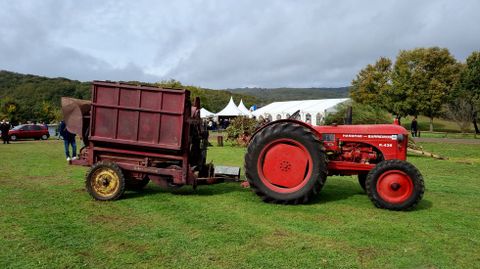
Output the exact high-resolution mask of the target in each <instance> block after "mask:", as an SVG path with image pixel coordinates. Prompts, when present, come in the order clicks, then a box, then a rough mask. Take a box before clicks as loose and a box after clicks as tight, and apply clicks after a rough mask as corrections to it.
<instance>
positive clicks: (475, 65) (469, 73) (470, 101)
mask: <svg viewBox="0 0 480 269" xmlns="http://www.w3.org/2000/svg"><path fill="white" fill-rule="evenodd" d="M454 95H455V96H454V97H455V98H456V99H459V98H460V99H464V100H465V101H466V102H467V104H466V105H467V106H468V107H470V108H471V110H470V113H471V114H472V115H471V120H472V122H473V125H474V127H475V132H476V133H480V130H479V128H478V126H477V115H478V111H479V110H480V51H474V52H473V53H472V54H471V55H470V56H468V58H467V61H466V64H465V66H464V68H463V69H462V72H461V74H460V82H459V84H458V87H457V91H456V92H455V94H454Z"/></svg>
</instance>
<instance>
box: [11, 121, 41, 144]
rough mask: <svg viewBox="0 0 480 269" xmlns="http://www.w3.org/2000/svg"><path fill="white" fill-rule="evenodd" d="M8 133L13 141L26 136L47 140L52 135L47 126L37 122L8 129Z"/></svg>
mask: <svg viewBox="0 0 480 269" xmlns="http://www.w3.org/2000/svg"><path fill="white" fill-rule="evenodd" d="M8 135H9V136H10V140H12V141H15V140H18V139H26V138H33V139H35V140H39V139H42V140H47V139H48V138H49V137H50V134H49V133H48V129H47V128H46V127H45V126H42V125H36V124H22V125H18V126H15V127H14V128H13V129H11V130H10V131H8Z"/></svg>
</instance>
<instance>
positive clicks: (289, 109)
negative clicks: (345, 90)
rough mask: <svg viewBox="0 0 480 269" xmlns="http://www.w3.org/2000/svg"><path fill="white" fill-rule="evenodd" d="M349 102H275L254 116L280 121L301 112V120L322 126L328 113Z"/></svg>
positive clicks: (345, 99) (258, 110) (344, 99)
mask: <svg viewBox="0 0 480 269" xmlns="http://www.w3.org/2000/svg"><path fill="white" fill-rule="evenodd" d="M348 100H350V99H349V98H339V99H320V100H299V101H285V102H274V103H271V104H269V105H266V106H264V107H262V108H259V109H257V110H255V111H254V112H253V113H252V114H253V115H254V116H256V117H260V116H262V117H264V118H268V119H270V120H279V119H286V118H288V117H290V116H291V115H292V114H293V113H295V112H296V111H297V110H300V120H302V121H304V122H308V123H311V124H312V125H320V124H322V122H323V119H324V118H325V116H326V115H327V114H328V113H331V112H335V106H337V105H338V104H340V103H343V102H346V101H348Z"/></svg>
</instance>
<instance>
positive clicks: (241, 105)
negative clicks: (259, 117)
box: [238, 99, 252, 116]
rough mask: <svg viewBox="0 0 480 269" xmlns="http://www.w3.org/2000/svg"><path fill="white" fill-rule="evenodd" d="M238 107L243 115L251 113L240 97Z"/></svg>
mask: <svg viewBox="0 0 480 269" xmlns="http://www.w3.org/2000/svg"><path fill="white" fill-rule="evenodd" d="M238 109H239V110H240V111H241V112H242V114H243V115H245V116H250V115H252V113H251V112H250V111H249V110H248V109H247V107H245V105H244V104H243V100H242V99H240V104H239V105H238Z"/></svg>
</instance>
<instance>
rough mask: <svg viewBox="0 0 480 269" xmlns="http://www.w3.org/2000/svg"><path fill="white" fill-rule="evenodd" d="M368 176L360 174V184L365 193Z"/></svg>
mask: <svg viewBox="0 0 480 269" xmlns="http://www.w3.org/2000/svg"><path fill="white" fill-rule="evenodd" d="M367 175H368V174H358V184H360V187H362V190H363V191H365V190H366V189H365V182H366V181H367Z"/></svg>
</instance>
